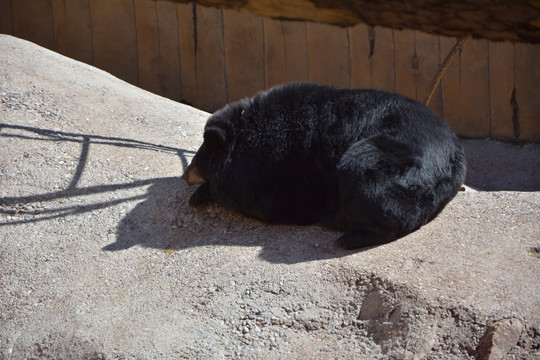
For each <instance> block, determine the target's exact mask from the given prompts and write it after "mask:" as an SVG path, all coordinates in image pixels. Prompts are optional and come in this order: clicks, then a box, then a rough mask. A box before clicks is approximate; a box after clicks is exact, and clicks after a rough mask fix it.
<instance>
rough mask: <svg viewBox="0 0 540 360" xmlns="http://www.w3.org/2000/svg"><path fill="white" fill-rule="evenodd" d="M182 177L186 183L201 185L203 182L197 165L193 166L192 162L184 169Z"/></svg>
mask: <svg viewBox="0 0 540 360" xmlns="http://www.w3.org/2000/svg"><path fill="white" fill-rule="evenodd" d="M182 179H184V180H185V181H186V182H187V183H188V185H191V186H193V185H202V184H204V183H205V180H204V178H203V177H202V175H201V172H200V171H199V168H198V167H197V166H194V165H193V163H191V164H190V165H189V166H188V167H187V169H186V171H185V172H184V175H182Z"/></svg>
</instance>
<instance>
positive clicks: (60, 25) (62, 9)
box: [51, 0, 68, 55]
mask: <svg viewBox="0 0 540 360" xmlns="http://www.w3.org/2000/svg"><path fill="white" fill-rule="evenodd" d="M51 10H52V20H53V30H54V50H55V51H56V52H59V53H60V54H63V55H67V46H68V44H67V37H66V36H67V24H66V20H67V19H66V4H65V1H64V0H51Z"/></svg>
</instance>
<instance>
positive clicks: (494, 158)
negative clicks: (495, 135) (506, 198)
mask: <svg viewBox="0 0 540 360" xmlns="http://www.w3.org/2000/svg"><path fill="white" fill-rule="evenodd" d="M463 146H464V148H465V154H466V158H467V179H466V180H465V184H466V185H467V186H470V187H471V188H474V189H476V190H481V191H540V144H534V143H527V144H511V143H503V142H499V141H493V140H464V141H463Z"/></svg>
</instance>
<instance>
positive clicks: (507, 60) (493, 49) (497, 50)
mask: <svg viewBox="0 0 540 360" xmlns="http://www.w3.org/2000/svg"><path fill="white" fill-rule="evenodd" d="M514 67H515V66H514V45H513V44H511V43H507V42H495V41H490V42H489V98H490V101H489V104H490V107H491V110H490V112H491V136H492V137H493V138H496V139H499V140H506V141H509V140H514V139H515V136H514V125H513V122H512V117H513V110H512V105H511V103H510V102H511V98H512V91H513V89H514Z"/></svg>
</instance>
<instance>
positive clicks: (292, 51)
mask: <svg viewBox="0 0 540 360" xmlns="http://www.w3.org/2000/svg"><path fill="white" fill-rule="evenodd" d="M281 28H282V31H283V37H284V41H285V74H286V81H287V82H298V81H309V61H308V44H307V23H305V22H298V21H281Z"/></svg>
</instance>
